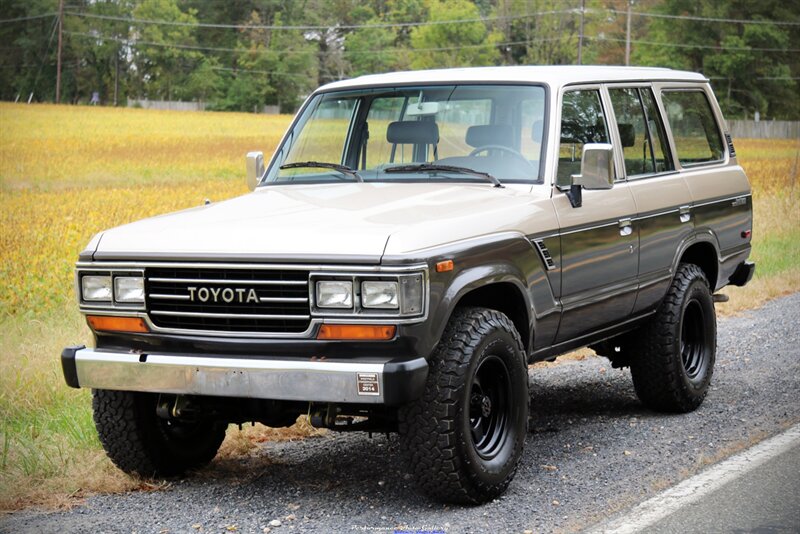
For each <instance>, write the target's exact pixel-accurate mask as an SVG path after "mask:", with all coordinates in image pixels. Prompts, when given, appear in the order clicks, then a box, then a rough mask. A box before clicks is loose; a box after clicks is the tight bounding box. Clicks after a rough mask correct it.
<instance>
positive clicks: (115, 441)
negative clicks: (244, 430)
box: [92, 389, 227, 477]
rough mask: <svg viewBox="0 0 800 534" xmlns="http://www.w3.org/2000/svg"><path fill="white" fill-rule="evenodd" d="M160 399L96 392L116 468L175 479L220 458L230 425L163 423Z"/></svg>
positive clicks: (99, 422) (97, 418)
mask: <svg viewBox="0 0 800 534" xmlns="http://www.w3.org/2000/svg"><path fill="white" fill-rule="evenodd" d="M157 402H158V395H157V394H153V393H135V392H130V391H109V390H104V389H96V390H94V391H93V395H92V409H93V411H94V423H95V426H96V427H97V433H98V435H99V437H100V442H101V443H102V444H103V448H104V449H105V451H106V454H107V455H108V457H109V458H111V461H112V462H114V464H115V465H116V466H117V467H119V468H120V469H122V470H123V471H125V472H126V473H137V474H139V475H142V476H146V477H150V476H174V475H179V474H181V473H183V472H184V471H186V470H189V469H194V468H197V467H201V466H203V465H205V464H207V463H208V462H210V461H211V460H212V459H213V458H214V456H216V454H217V451H218V450H219V447H220V445H221V444H222V440H223V439H225V428H226V427H227V425H226V424H224V423H221V422H218V421H212V420H205V419H198V420H194V421H181V420H177V419H164V418H162V417H159V415H158V414H157V413H156V404H157Z"/></svg>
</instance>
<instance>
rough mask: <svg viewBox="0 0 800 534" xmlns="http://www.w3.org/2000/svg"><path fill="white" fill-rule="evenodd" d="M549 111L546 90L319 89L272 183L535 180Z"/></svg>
mask: <svg viewBox="0 0 800 534" xmlns="http://www.w3.org/2000/svg"><path fill="white" fill-rule="evenodd" d="M544 108H545V92H544V89H543V88H542V87H540V86H508V85H449V86H441V85H437V86H423V87H403V88H370V89H361V90H357V91H346V92H345V91H341V92H333V93H322V94H319V95H317V96H315V97H314V98H313V100H312V101H311V102H309V104H308V105H307V106H306V107H305V109H304V110H303V112H302V114H301V116H300V117H299V119H298V121H297V123H296V124H295V125H294V128H293V129H292V131H291V132H290V133H289V135H288V136H287V137H286V141H285V142H284V144H283V146H281V148H280V149H279V151H278V154H277V156H276V158H275V160H274V162H273V165H272V166H271V167H270V169H269V171H268V174H267V178H266V182H267V183H268V184H269V183H273V184H277V183H324V182H342V181H364V182H376V181H380V182H389V181H391V182H401V181H415V182H418V181H462V182H482V183H488V184H489V185H492V184H493V183H494V184H497V182H498V181H499V182H502V183H504V184H505V183H533V182H538V181H539V162H540V160H541V156H542V146H543V140H542V138H543V131H544V113H545V109H544ZM476 172H477V173H478V174H476ZM485 175H488V176H485Z"/></svg>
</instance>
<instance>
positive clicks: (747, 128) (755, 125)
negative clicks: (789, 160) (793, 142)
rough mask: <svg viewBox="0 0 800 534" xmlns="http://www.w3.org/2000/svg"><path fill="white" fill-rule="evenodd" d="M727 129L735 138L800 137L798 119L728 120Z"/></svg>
mask: <svg viewBox="0 0 800 534" xmlns="http://www.w3.org/2000/svg"><path fill="white" fill-rule="evenodd" d="M728 130H729V131H730V134H731V136H732V137H733V138H734V139H736V138H739V139H800V121H758V122H756V121H753V120H749V121H743V120H730V121H728Z"/></svg>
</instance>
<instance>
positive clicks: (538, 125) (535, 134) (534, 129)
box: [531, 121, 544, 143]
mask: <svg viewBox="0 0 800 534" xmlns="http://www.w3.org/2000/svg"><path fill="white" fill-rule="evenodd" d="M542 137H544V121H533V126H531V139H532V140H533V141H534V142H535V143H541V142H542Z"/></svg>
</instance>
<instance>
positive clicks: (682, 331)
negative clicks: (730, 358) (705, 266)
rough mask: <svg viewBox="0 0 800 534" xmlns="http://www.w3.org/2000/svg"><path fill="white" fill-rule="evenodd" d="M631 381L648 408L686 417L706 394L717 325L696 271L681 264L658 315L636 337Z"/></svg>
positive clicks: (705, 287) (703, 279)
mask: <svg viewBox="0 0 800 534" xmlns="http://www.w3.org/2000/svg"><path fill="white" fill-rule="evenodd" d="M637 345H638V347H637V350H636V354H635V355H633V356H632V357H631V360H630V366H631V376H632V377H633V385H634V387H635V389H636V394H637V396H638V397H639V399H641V401H642V402H643V403H644V404H645V405H646V406H648V407H650V408H652V409H654V410H658V411H664V412H690V411H692V410H694V409H696V408H697V407H698V406H700V404H701V403H702V402H703V399H704V398H705V396H706V394H707V393H708V388H709V384H710V383H711V376H712V374H713V370H714V360H715V357H716V349H717V346H716V345H717V320H716V315H715V311H714V301H713V299H712V296H711V290H710V289H709V284H708V280H707V279H706V276H705V274H704V273H703V271H702V269H700V267H698V266H697V265H693V264H681V265H680V266H679V267H678V272H677V273H676V274H675V278H674V279H673V281H672V285H671V286H670V289H669V291H668V292H667V296H666V297H665V298H664V301H663V302H662V303H661V306H660V307H659V309H658V312H656V314H655V315H654V316H653V317H652V318H651V319H650V320H649V322H648V323H647V324H646V325H645V326H644V327H643V328H642V330H641V331H640V333H639V338H638V343H637Z"/></svg>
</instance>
